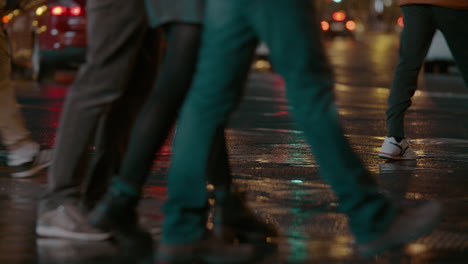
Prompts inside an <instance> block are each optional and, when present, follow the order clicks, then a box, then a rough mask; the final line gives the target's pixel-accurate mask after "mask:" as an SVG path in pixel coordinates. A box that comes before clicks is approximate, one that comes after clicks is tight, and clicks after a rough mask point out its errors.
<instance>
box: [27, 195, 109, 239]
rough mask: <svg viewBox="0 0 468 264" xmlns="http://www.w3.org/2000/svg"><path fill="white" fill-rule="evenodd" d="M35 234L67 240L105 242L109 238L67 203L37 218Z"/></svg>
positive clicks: (77, 209)
mask: <svg viewBox="0 0 468 264" xmlns="http://www.w3.org/2000/svg"><path fill="white" fill-rule="evenodd" d="M36 233H37V235H39V236H44V237H56V238H68V239H78V240H93V241H99V240H106V239H108V238H110V237H111V234H110V233H105V232H103V231H101V230H98V229H96V228H94V227H92V226H91V225H90V224H88V222H87V218H86V216H85V215H84V213H83V212H82V211H81V210H80V209H79V208H78V207H76V206H75V205H73V204H70V203H67V204H64V205H61V206H59V207H57V208H56V209H54V210H51V211H47V212H45V213H43V214H42V215H40V216H39V217H38V220H37V223H36Z"/></svg>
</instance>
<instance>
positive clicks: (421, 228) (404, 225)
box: [357, 201, 442, 257]
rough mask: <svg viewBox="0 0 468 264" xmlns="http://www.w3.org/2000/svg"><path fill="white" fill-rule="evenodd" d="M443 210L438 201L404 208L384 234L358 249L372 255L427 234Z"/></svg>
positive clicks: (363, 253)
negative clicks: (412, 207)
mask: <svg viewBox="0 0 468 264" xmlns="http://www.w3.org/2000/svg"><path fill="white" fill-rule="evenodd" d="M441 212H442V206H441V203H440V202H438V201H429V202H426V203H425V204H423V205H421V206H419V207H417V208H414V209H406V210H402V211H401V212H400V213H399V214H398V215H397V216H396V218H395V220H393V223H392V224H391V225H390V227H389V228H388V229H387V230H386V231H385V232H384V233H383V234H381V235H380V236H378V237H377V238H375V239H374V240H372V241H370V242H367V243H363V244H359V245H357V251H358V253H359V254H360V255H361V256H364V257H371V256H374V255H377V254H379V253H381V252H383V251H384V250H386V249H390V248H393V247H397V246H401V245H403V244H404V243H406V242H409V241H411V240H413V239H416V238H418V237H421V236H423V235H426V234H428V233H430V232H431V231H432V230H433V229H434V228H435V227H436V226H437V225H438V223H439V222H440V218H441Z"/></svg>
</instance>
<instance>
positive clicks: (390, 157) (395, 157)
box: [378, 152, 417, 160]
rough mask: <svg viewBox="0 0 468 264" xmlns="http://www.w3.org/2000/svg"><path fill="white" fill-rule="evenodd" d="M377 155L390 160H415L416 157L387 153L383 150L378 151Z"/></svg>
mask: <svg viewBox="0 0 468 264" xmlns="http://www.w3.org/2000/svg"><path fill="white" fill-rule="evenodd" d="M378 156H379V157H380V158H383V159H391V160H415V159H417V157H408V156H400V155H392V154H388V153H384V152H379V154H378Z"/></svg>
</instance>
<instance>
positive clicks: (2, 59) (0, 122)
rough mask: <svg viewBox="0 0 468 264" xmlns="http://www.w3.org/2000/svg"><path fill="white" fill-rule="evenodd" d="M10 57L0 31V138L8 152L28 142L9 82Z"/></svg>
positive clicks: (2, 33)
mask: <svg viewBox="0 0 468 264" xmlns="http://www.w3.org/2000/svg"><path fill="white" fill-rule="evenodd" d="M10 73H11V66H10V57H9V52H8V45H7V39H6V36H5V32H4V31H3V30H0V137H1V140H2V141H1V142H2V144H3V145H5V146H6V147H7V148H8V149H9V150H12V149H16V148H17V147H19V146H20V145H22V144H23V143H25V142H28V141H30V140H31V139H30V132H29V131H28V130H27V129H26V127H25V125H24V121H23V118H22V116H21V113H20V110H19V108H18V105H17V102H16V97H15V91H14V87H13V85H12V83H11V81H10Z"/></svg>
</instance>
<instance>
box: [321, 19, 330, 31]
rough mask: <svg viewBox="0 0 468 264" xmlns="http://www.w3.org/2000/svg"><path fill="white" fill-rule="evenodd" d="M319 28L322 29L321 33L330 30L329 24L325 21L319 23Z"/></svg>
mask: <svg viewBox="0 0 468 264" xmlns="http://www.w3.org/2000/svg"><path fill="white" fill-rule="evenodd" d="M320 26H321V27H322V30H323V31H328V30H329V29H330V24H328V22H327V21H322V22H320Z"/></svg>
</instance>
